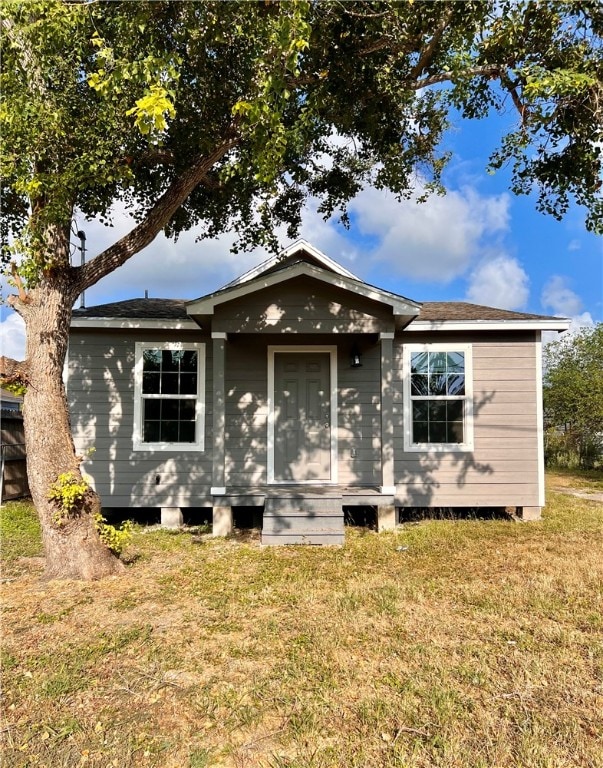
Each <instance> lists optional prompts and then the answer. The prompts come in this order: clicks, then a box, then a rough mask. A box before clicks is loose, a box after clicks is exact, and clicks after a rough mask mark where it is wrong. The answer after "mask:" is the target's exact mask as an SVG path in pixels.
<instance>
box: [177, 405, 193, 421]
mask: <svg viewBox="0 0 603 768" xmlns="http://www.w3.org/2000/svg"><path fill="white" fill-rule="evenodd" d="M177 402H178V403H180V409H179V416H178V417H179V419H180V421H194V420H195V415H196V414H195V411H196V401H195V400H178V401H177Z"/></svg>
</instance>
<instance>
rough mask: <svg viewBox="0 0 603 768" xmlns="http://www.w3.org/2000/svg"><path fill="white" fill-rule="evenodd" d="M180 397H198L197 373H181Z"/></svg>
mask: <svg viewBox="0 0 603 768" xmlns="http://www.w3.org/2000/svg"><path fill="white" fill-rule="evenodd" d="M179 394H180V395H196V394H197V374H196V373H181V374H180V392H179Z"/></svg>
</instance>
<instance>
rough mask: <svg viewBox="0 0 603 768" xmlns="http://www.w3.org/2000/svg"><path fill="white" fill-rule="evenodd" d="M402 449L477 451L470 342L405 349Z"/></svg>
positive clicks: (415, 345) (416, 345)
mask: <svg viewBox="0 0 603 768" xmlns="http://www.w3.org/2000/svg"><path fill="white" fill-rule="evenodd" d="M404 393H405V396H404V421H405V426H404V447H405V450H408V451H419V450H424V449H425V448H429V449H434V450H452V451H468V450H473V405H472V402H473V401H472V394H473V392H472V348H471V345H470V344H407V345H405V347H404Z"/></svg>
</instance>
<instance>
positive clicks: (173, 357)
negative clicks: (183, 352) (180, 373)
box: [161, 349, 179, 371]
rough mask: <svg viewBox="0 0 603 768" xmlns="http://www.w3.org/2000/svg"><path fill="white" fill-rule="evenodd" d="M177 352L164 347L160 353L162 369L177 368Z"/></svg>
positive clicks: (171, 369)
mask: <svg viewBox="0 0 603 768" xmlns="http://www.w3.org/2000/svg"><path fill="white" fill-rule="evenodd" d="M178 354H179V353H178V352H175V351H174V350H170V349H164V350H163V352H162V353H161V368H162V369H163V370H164V371H177V370H178Z"/></svg>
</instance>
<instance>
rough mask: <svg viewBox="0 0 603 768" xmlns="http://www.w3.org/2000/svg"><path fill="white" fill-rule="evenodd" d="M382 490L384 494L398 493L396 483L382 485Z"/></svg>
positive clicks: (393, 494) (392, 494)
mask: <svg viewBox="0 0 603 768" xmlns="http://www.w3.org/2000/svg"><path fill="white" fill-rule="evenodd" d="M379 490H380V491H381V495H382V496H395V495H396V486H395V485H382V486H381V488H380V489H379Z"/></svg>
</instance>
